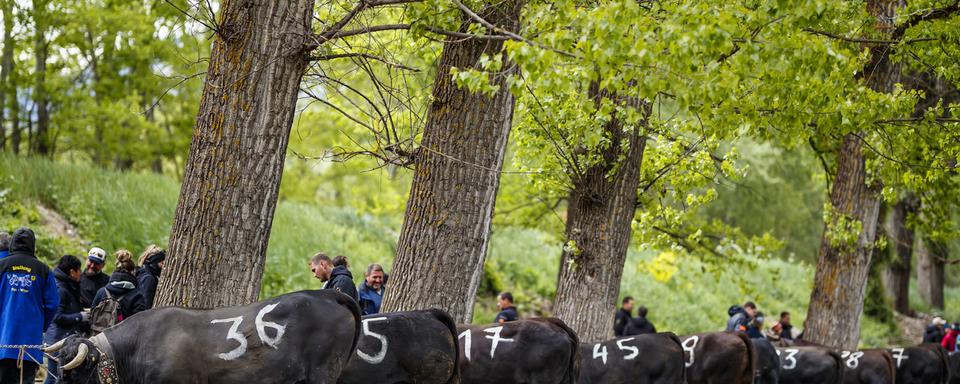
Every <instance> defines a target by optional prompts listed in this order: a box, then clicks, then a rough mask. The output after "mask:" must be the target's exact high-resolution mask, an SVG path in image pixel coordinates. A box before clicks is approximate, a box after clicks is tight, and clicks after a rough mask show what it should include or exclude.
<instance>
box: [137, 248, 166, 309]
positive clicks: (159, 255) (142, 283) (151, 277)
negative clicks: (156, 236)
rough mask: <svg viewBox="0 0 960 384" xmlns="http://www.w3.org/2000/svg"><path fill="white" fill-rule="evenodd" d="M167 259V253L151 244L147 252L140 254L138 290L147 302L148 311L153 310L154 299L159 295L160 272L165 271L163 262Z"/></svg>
mask: <svg viewBox="0 0 960 384" xmlns="http://www.w3.org/2000/svg"><path fill="white" fill-rule="evenodd" d="M166 259H167V253H166V252H164V251H163V249H162V248H160V247H159V246H157V245H156V244H150V246H149V247H147V250H145V251H143V253H142V254H140V268H139V269H137V288H138V289H140V293H141V294H142V295H143V298H144V299H145V300H146V301H147V309H150V308H153V299H154V298H155V297H156V295H157V286H158V285H160V272H161V271H163V261H164V260H166Z"/></svg>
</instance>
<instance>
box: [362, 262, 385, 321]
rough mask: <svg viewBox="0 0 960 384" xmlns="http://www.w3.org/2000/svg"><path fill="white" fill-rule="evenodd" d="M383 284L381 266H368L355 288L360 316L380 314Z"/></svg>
mask: <svg viewBox="0 0 960 384" xmlns="http://www.w3.org/2000/svg"><path fill="white" fill-rule="evenodd" d="M386 289H387V288H386V287H385V286H384V284H383V266H382V265H380V264H370V266H368V267H367V273H366V274H364V279H363V282H361V283H360V286H358V287H357V295H358V297H359V298H360V301H359V304H360V312H361V314H362V315H364V316H366V315H375V314H378V313H380V303H382V302H383V293H384V292H386Z"/></svg>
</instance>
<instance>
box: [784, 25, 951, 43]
mask: <svg viewBox="0 0 960 384" xmlns="http://www.w3.org/2000/svg"><path fill="white" fill-rule="evenodd" d="M803 31H804V32H807V33H811V34H814V35H818V36H824V37H829V38H831V39H835V40H840V41H846V42H848V43H860V44H874V45H893V44H899V43H904V44H911V43H919V42H921V41H936V40H939V39H937V38H933V37H922V38H917V39H909V40H902V39H900V38H899V37H897V38H895V39H890V40H884V39H866V38H861V37H848V36H843V35H838V34H835V33H830V32H826V31H820V30H816V29H812V28H804V29H803Z"/></svg>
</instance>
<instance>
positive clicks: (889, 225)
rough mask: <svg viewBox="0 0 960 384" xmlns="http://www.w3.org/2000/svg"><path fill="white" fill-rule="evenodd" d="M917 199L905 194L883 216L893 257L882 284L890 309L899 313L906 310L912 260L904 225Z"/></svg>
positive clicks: (909, 234)
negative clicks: (884, 216)
mask: <svg viewBox="0 0 960 384" xmlns="http://www.w3.org/2000/svg"><path fill="white" fill-rule="evenodd" d="M917 205H918V202H917V201H916V198H915V197H913V196H907V197H905V198H903V199H901V200H900V201H898V202H897V203H896V204H894V205H893V207H891V208H892V209H890V212H889V214H888V215H887V217H886V225H885V227H886V228H885V231H886V233H887V239H888V240H889V244H890V252H891V253H892V255H893V259H892V260H891V261H890V263H889V265H888V266H887V268H886V270H885V271H884V273H885V278H884V283H885V284H884V285H885V287H886V291H887V294H888V296H890V298H891V299H893V309H894V310H895V311H897V312H900V313H903V314H908V315H909V314H911V312H910V263H911V261H912V260H913V228H912V227H909V226H908V224H907V219H908V217H909V216H912V215H915V214H916V213H917V208H918V207H917Z"/></svg>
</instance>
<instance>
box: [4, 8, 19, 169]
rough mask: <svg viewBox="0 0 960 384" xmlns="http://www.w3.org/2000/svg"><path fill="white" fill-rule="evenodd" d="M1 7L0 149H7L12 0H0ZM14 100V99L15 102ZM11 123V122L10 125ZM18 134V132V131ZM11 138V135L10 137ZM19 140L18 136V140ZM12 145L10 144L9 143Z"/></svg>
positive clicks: (10, 80)
mask: <svg viewBox="0 0 960 384" xmlns="http://www.w3.org/2000/svg"><path fill="white" fill-rule="evenodd" d="M0 1H2V4H0V6H2V7H3V55H2V58H0V150H6V149H7V131H6V122H7V120H8V119H7V116H6V115H5V113H6V105H7V93H8V92H9V90H10V89H11V88H15V87H16V86H15V85H14V84H12V83H13V77H12V76H10V72H11V71H13V48H14V47H13V45H14V40H13V2H14V0H0ZM15 101H16V100H14V102H15ZM11 114H12V113H11ZM12 126H13V125H12V124H11V127H12ZM18 135H19V133H18ZM11 139H12V137H11ZM17 141H19V138H18V140H17ZM11 146H12V145H11ZM14 152H16V149H14Z"/></svg>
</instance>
